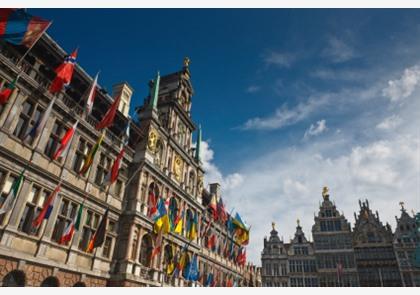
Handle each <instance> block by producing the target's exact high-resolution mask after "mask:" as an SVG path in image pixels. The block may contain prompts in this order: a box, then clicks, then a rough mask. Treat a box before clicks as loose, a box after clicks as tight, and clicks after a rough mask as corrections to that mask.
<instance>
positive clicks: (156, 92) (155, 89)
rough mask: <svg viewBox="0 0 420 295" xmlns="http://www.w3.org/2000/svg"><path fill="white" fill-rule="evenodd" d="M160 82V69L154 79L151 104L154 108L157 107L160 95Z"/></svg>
mask: <svg viewBox="0 0 420 295" xmlns="http://www.w3.org/2000/svg"><path fill="white" fill-rule="evenodd" d="M159 83H160V74H159V71H158V72H157V74H156V78H155V80H154V81H153V90H152V101H151V103H150V105H151V106H152V108H153V109H154V110H156V108H157V103H158V97H159Z"/></svg>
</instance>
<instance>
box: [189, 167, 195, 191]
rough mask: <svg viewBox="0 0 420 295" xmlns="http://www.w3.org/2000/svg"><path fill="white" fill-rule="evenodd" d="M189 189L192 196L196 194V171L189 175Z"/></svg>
mask: <svg viewBox="0 0 420 295" xmlns="http://www.w3.org/2000/svg"><path fill="white" fill-rule="evenodd" d="M188 187H189V192H190V193H191V194H193V193H194V188H195V173H194V171H190V175H189V179H188Z"/></svg>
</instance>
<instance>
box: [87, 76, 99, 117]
mask: <svg viewBox="0 0 420 295" xmlns="http://www.w3.org/2000/svg"><path fill="white" fill-rule="evenodd" d="M98 76H99V73H97V74H96V76H95V79H94V80H93V83H92V86H91V87H90V90H89V95H88V97H87V101H86V117H87V116H89V115H90V113H91V112H92V108H93V102H94V101H95V95H96V87H97V85H98Z"/></svg>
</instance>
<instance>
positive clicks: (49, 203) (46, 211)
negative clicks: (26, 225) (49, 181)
mask: <svg viewBox="0 0 420 295" xmlns="http://www.w3.org/2000/svg"><path fill="white" fill-rule="evenodd" d="M60 189H61V184H60V183H59V184H58V185H57V187H56V188H55V189H54V191H53V192H52V193H51V194H50V195H49V196H48V198H47V200H46V201H45V203H44V206H43V207H42V210H41V212H39V214H38V216H37V218H36V219H35V220H34V221H33V222H32V226H33V227H35V228H36V227H38V226H40V225H41V223H42V221H43V220H44V219H48V218H49V217H50V214H51V211H52V208H53V203H54V199H55V196H56V195H57V194H58V192H59V191H60Z"/></svg>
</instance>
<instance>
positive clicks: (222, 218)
mask: <svg viewBox="0 0 420 295" xmlns="http://www.w3.org/2000/svg"><path fill="white" fill-rule="evenodd" d="M217 215H218V217H219V219H220V221H221V222H222V223H225V222H226V220H227V214H226V210H225V205H224V204H223V200H222V198H219V201H218V202H217Z"/></svg>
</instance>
